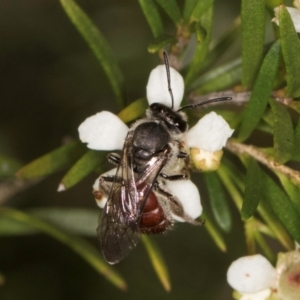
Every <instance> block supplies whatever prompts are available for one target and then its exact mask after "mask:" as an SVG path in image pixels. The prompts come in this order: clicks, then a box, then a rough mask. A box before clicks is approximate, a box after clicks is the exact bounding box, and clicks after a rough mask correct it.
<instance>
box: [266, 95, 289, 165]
mask: <svg viewBox="0 0 300 300" xmlns="http://www.w3.org/2000/svg"><path fill="white" fill-rule="evenodd" d="M270 105H271V109H272V113H273V120H274V130H273V131H274V149H275V153H274V159H275V161H276V162H277V163H278V164H280V165H282V164H284V163H286V162H287V161H289V160H290V159H291V157H292V156H293V154H294V128H293V123H292V120H291V116H290V114H289V113H288V111H287V109H286V108H285V107H284V106H283V105H282V104H281V103H279V102H277V101H275V100H274V99H272V98H271V99H270Z"/></svg>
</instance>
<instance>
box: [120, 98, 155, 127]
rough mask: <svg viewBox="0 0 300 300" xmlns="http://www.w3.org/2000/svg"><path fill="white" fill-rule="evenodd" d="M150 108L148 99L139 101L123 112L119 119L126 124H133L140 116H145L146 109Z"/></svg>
mask: <svg viewBox="0 0 300 300" xmlns="http://www.w3.org/2000/svg"><path fill="white" fill-rule="evenodd" d="M148 107H149V104H148V102H147V100H146V98H142V99H138V100H136V101H134V102H133V103H131V104H129V105H128V106H127V107H125V108H124V109H123V110H122V111H120V112H119V113H118V117H119V118H120V119H121V120H122V121H123V122H124V123H128V122H131V121H133V120H135V119H137V118H139V117H140V116H142V115H144V114H145V111H146V109H147V108H148Z"/></svg>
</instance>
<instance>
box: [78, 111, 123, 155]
mask: <svg viewBox="0 0 300 300" xmlns="http://www.w3.org/2000/svg"><path fill="white" fill-rule="evenodd" d="M78 131H79V138H80V140H81V141H82V142H83V143H87V147H88V148H90V149H94V150H121V149H123V145H124V140H125V137H126V135H127V132H128V127H127V126H126V125H125V124H124V123H123V122H122V121H121V120H120V119H119V118H118V117H117V116H116V115H114V114H112V113H111V112H109V111H102V112H100V113H97V114H96V115H94V116H91V117H89V118H87V119H86V120H85V121H84V122H83V123H81V125H80V126H79V128H78Z"/></svg>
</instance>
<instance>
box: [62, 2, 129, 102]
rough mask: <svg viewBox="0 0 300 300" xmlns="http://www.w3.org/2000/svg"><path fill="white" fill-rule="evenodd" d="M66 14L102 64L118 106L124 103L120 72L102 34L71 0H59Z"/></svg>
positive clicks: (122, 81)
mask: <svg viewBox="0 0 300 300" xmlns="http://www.w3.org/2000/svg"><path fill="white" fill-rule="evenodd" d="M60 2H61V4H62V6H63V8H64V10H65V12H66V14H67V15H68V17H69V18H70V20H71V22H72V23H73V24H74V25H75V27H76V28H77V30H78V31H79V32H80V34H81V35H82V36H83V38H84V39H85V40H86V42H87V44H88V46H89V47H90V48H91V50H92V51H93V53H94V54H95V56H96V58H97V59H98V61H99V63H100V65H101V66H102V68H103V70H104V72H105V73H106V76H107V77H108V80H109V82H110V84H111V86H112V89H113V92H114V93H115V95H116V97H117V101H118V104H119V106H120V107H122V106H123V105H124V98H125V88H124V80H123V75H122V72H121V70H120V68H119V66H118V64H117V62H116V60H115V58H114V56H113V53H112V50H111V48H110V46H109V44H108V43H107V41H106V40H105V38H104V36H103V35H102V33H101V32H100V30H99V29H98V28H97V27H96V25H95V24H94V23H93V22H92V21H91V19H90V18H89V17H88V16H87V15H86V13H85V12H84V11H83V10H82V9H81V8H80V7H79V6H78V5H77V4H76V3H75V2H74V1H73V0H60Z"/></svg>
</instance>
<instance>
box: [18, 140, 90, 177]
mask: <svg viewBox="0 0 300 300" xmlns="http://www.w3.org/2000/svg"><path fill="white" fill-rule="evenodd" d="M85 151H86V147H85V146H84V145H83V144H82V143H81V142H79V141H74V142H71V143H69V144H66V145H64V146H61V147H59V148H57V149H56V150H53V151H51V152H49V153H47V154H45V155H43V156H41V157H40V158H37V159H35V160H34V161H32V162H30V163H29V164H27V165H26V166H24V167H22V168H21V169H20V170H19V171H18V172H17V174H16V176H18V177H20V178H36V177H43V176H47V175H50V174H53V173H55V172H58V171H61V170H63V169H66V168H68V167H70V166H71V165H72V163H73V162H74V161H76V160H77V159H78V157H80V156H81V155H82V154H83V153H84V152H85Z"/></svg>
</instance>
